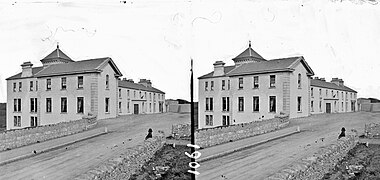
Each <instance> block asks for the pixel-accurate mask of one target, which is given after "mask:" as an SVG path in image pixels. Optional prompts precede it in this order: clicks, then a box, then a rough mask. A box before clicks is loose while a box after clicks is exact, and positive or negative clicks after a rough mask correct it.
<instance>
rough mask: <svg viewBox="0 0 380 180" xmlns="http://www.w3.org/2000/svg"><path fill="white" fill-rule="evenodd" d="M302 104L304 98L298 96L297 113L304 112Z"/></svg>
mask: <svg viewBox="0 0 380 180" xmlns="http://www.w3.org/2000/svg"><path fill="white" fill-rule="evenodd" d="M301 104H302V97H301V96H298V97H297V111H298V112H302V108H301Z"/></svg>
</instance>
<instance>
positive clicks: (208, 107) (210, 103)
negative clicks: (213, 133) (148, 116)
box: [153, 98, 214, 111]
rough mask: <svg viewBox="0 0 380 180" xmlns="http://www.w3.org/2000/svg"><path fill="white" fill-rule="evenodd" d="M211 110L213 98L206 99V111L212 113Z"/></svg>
mask: <svg viewBox="0 0 380 180" xmlns="http://www.w3.org/2000/svg"><path fill="white" fill-rule="evenodd" d="M153 108H154V106H153ZM213 109H214V108H213V98H206V111H213Z"/></svg>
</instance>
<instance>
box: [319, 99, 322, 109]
mask: <svg viewBox="0 0 380 180" xmlns="http://www.w3.org/2000/svg"><path fill="white" fill-rule="evenodd" d="M319 112H322V101H319Z"/></svg>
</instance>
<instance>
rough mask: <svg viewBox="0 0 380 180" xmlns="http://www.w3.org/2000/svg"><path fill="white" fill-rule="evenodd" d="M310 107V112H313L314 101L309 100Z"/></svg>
mask: <svg viewBox="0 0 380 180" xmlns="http://www.w3.org/2000/svg"><path fill="white" fill-rule="evenodd" d="M310 107H311V108H310V109H311V112H314V101H311V102H310Z"/></svg>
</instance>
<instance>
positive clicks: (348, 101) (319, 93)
mask: <svg viewBox="0 0 380 180" xmlns="http://www.w3.org/2000/svg"><path fill="white" fill-rule="evenodd" d="M356 93H357V92H356V91H355V90H353V89H351V88H349V87H347V86H345V85H344V81H343V80H342V79H338V78H332V80H331V82H326V80H325V79H324V78H318V77H316V78H314V79H311V80H310V113H311V114H319V113H341V112H355V111H357V110H358V104H357V96H356Z"/></svg>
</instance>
